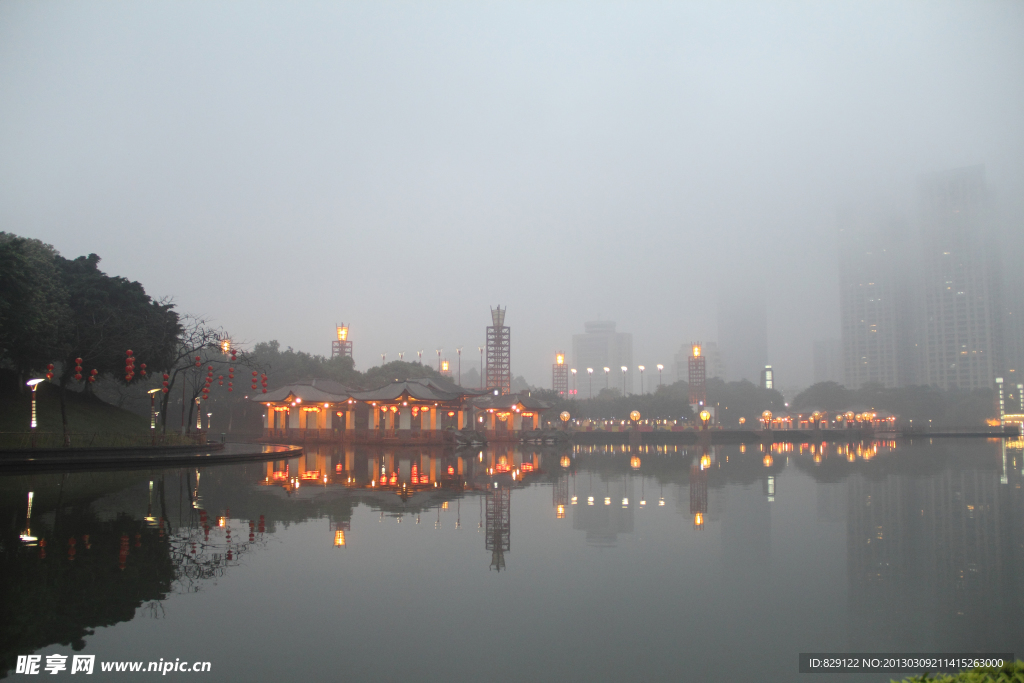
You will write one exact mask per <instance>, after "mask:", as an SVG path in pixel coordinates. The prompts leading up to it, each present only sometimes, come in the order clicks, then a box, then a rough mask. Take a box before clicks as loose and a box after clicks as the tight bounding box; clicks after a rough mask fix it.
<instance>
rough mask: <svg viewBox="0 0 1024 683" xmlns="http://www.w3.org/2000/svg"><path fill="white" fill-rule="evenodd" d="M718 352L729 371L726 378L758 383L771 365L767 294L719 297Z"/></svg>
mask: <svg viewBox="0 0 1024 683" xmlns="http://www.w3.org/2000/svg"><path fill="white" fill-rule="evenodd" d="M718 349H719V352H720V353H721V358H722V360H723V361H724V362H725V366H726V367H727V368H728V372H729V374H728V377H726V378H723V379H728V380H730V381H737V380H741V379H745V380H749V381H751V382H753V383H754V384H757V382H758V379H759V378H760V376H761V370H763V369H764V366H765V363H767V362H768V313H767V308H766V303H765V298H764V294H763V293H761V292H759V291H745V292H721V293H720V294H719V300H718Z"/></svg>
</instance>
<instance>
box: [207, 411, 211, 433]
mask: <svg viewBox="0 0 1024 683" xmlns="http://www.w3.org/2000/svg"><path fill="white" fill-rule="evenodd" d="M212 419H213V413H207V414H206V431H210V421H211V420H212Z"/></svg>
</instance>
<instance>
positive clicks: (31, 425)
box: [25, 379, 45, 441]
mask: <svg viewBox="0 0 1024 683" xmlns="http://www.w3.org/2000/svg"><path fill="white" fill-rule="evenodd" d="M43 381H45V380H42V379H30V380H29V381H27V382H25V384H26V386H30V387H32V421H31V422H29V428H31V430H32V438H33V441H34V440H35V434H36V388H37V387H38V386H39V383H40V382H43Z"/></svg>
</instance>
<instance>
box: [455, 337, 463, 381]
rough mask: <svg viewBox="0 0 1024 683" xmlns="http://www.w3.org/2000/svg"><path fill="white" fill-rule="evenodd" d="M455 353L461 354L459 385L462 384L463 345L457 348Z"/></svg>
mask: <svg viewBox="0 0 1024 683" xmlns="http://www.w3.org/2000/svg"><path fill="white" fill-rule="evenodd" d="M455 353H457V354H459V386H460V387H461V386H462V347H461V346H460V347H458V348H457V349H455Z"/></svg>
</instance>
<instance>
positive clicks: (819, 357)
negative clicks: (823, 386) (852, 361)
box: [814, 339, 844, 384]
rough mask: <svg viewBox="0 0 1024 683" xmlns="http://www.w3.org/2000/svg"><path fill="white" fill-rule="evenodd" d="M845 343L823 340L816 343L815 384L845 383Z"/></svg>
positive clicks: (837, 340)
mask: <svg viewBox="0 0 1024 683" xmlns="http://www.w3.org/2000/svg"><path fill="white" fill-rule="evenodd" d="M843 379H844V378H843V342H842V340H840V339H821V340H819V341H816V342H814V383H815V384H817V383H818V382H838V383H840V384H842V383H843Z"/></svg>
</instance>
